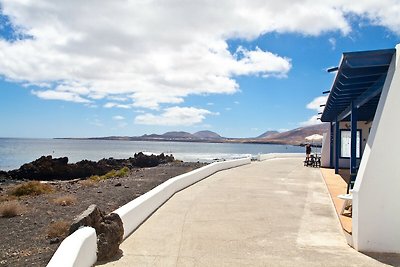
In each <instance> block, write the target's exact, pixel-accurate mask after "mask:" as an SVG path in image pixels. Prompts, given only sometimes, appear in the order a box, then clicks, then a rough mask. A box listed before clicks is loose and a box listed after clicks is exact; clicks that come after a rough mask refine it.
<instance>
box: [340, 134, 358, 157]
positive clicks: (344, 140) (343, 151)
mask: <svg viewBox="0 0 400 267" xmlns="http://www.w3.org/2000/svg"><path fill="white" fill-rule="evenodd" d="M350 140H351V131H350V130H341V131H340V157H341V158H350V153H351V152H350V151H351V147H350ZM360 140H361V130H357V143H356V157H357V158H360V154H361V146H360Z"/></svg>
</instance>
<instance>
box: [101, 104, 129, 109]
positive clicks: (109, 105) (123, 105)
mask: <svg viewBox="0 0 400 267" xmlns="http://www.w3.org/2000/svg"><path fill="white" fill-rule="evenodd" d="M103 107H105V108H124V109H129V108H132V105H128V104H118V103H115V102H108V103H105V104H104V105H103Z"/></svg>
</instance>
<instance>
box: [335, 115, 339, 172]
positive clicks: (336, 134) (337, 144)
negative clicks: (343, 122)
mask: <svg viewBox="0 0 400 267" xmlns="http://www.w3.org/2000/svg"><path fill="white" fill-rule="evenodd" d="M339 149H340V131H339V121H338V118H337V117H336V119H335V174H339Z"/></svg>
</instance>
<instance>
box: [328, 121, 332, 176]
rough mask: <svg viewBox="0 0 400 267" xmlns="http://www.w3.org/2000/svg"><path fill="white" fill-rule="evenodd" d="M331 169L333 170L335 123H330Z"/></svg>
mask: <svg viewBox="0 0 400 267" xmlns="http://www.w3.org/2000/svg"><path fill="white" fill-rule="evenodd" d="M329 168H333V123H332V122H330V133H329Z"/></svg>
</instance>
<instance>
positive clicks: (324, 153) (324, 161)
mask: <svg viewBox="0 0 400 267" xmlns="http://www.w3.org/2000/svg"><path fill="white" fill-rule="evenodd" d="M323 136H324V138H322V148H321V167H325V168H329V167H330V166H329V165H330V157H331V154H330V153H331V145H330V138H331V131H328V132H327V133H324V135H323Z"/></svg>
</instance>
